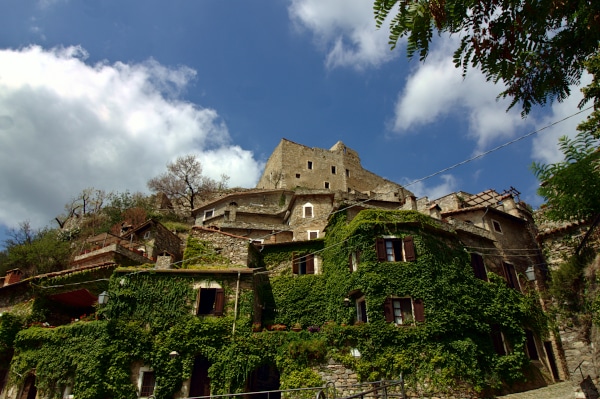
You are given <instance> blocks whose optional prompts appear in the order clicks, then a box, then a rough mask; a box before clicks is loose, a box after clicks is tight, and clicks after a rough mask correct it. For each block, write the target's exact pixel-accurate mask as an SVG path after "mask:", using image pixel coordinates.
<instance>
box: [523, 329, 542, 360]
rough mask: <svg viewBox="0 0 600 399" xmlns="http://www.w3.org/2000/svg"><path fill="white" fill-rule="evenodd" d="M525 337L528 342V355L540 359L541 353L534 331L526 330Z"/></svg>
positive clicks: (530, 357) (533, 358)
mask: <svg viewBox="0 0 600 399" xmlns="http://www.w3.org/2000/svg"><path fill="white" fill-rule="evenodd" d="M525 339H526V344H527V356H529V359H531V360H540V355H539V354H538V351H537V346H536V345H535V337H534V335H533V331H531V330H525Z"/></svg>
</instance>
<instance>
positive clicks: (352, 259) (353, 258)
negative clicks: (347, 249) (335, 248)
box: [348, 251, 360, 273]
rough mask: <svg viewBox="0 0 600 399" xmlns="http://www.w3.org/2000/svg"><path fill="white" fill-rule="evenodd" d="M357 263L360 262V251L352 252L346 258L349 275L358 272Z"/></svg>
mask: <svg viewBox="0 0 600 399" xmlns="http://www.w3.org/2000/svg"><path fill="white" fill-rule="evenodd" d="M358 262H360V251H352V252H351V253H350V255H349V256H348V268H349V269H350V273H354V272H355V271H357V270H358Z"/></svg>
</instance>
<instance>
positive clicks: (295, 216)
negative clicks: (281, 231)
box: [289, 195, 333, 241]
mask: <svg viewBox="0 0 600 399" xmlns="http://www.w3.org/2000/svg"><path fill="white" fill-rule="evenodd" d="M309 204H310V205H312V217H304V208H305V206H306V205H309ZM332 209H333V199H332V198H331V197H330V196H323V195H303V196H302V197H300V198H298V199H297V200H296V202H295V203H294V205H293V207H292V209H291V215H290V218H289V225H290V226H291V227H292V228H293V231H294V240H295V241H303V240H308V239H309V237H308V231H309V230H311V231H318V232H319V237H318V238H323V237H324V236H325V235H324V232H323V230H324V229H325V226H326V225H327V221H328V216H329V214H330V213H331V211H332Z"/></svg>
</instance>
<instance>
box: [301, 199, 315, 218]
mask: <svg viewBox="0 0 600 399" xmlns="http://www.w3.org/2000/svg"><path fill="white" fill-rule="evenodd" d="M313 215H314V214H313V206H312V204H311V203H310V202H309V203H306V204H304V205H303V206H302V217H303V218H311V217H313Z"/></svg>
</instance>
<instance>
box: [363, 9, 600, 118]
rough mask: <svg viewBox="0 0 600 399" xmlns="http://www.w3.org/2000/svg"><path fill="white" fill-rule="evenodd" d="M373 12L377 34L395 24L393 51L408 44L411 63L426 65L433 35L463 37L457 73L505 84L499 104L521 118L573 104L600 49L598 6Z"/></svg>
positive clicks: (393, 29)
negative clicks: (534, 110) (476, 72)
mask: <svg viewBox="0 0 600 399" xmlns="http://www.w3.org/2000/svg"><path fill="white" fill-rule="evenodd" d="M374 12H375V20H376V24H377V26H378V27H381V26H382V25H383V23H384V21H386V19H388V17H390V36H389V39H390V44H391V46H392V48H393V47H395V46H396V45H397V43H398V40H399V39H400V38H402V37H406V38H407V40H408V47H407V52H408V55H409V56H410V57H412V56H413V55H415V54H417V53H418V54H419V57H420V59H421V61H423V60H424V59H425V58H426V57H427V54H428V52H429V46H430V43H431V41H432V37H433V32H434V30H436V31H437V32H438V33H440V34H441V33H449V34H458V35H460V38H461V40H460V45H459V46H458V48H457V49H456V50H455V52H454V63H455V65H456V67H460V68H462V69H463V73H466V71H467V70H468V69H469V67H471V68H479V69H481V71H482V72H483V73H484V74H485V76H486V78H487V79H488V80H491V81H493V82H503V83H504V84H505V85H506V86H507V88H506V90H505V91H503V92H502V93H500V95H499V96H500V97H510V98H511V99H512V102H511V105H510V107H513V106H514V105H515V104H517V103H520V104H521V105H522V112H523V114H527V113H528V112H529V111H530V110H531V107H532V106H533V105H535V104H540V105H544V104H545V103H547V102H548V101H552V100H555V99H556V100H558V101H561V100H564V99H565V98H566V97H568V96H569V94H570V89H569V85H573V84H577V83H578V82H579V79H580V77H581V74H582V72H583V70H584V62H585V61H586V60H587V59H588V57H589V56H590V55H593V54H595V53H596V52H597V50H598V43H599V41H600V2H598V1H593V0H583V1H580V0H539V1H533V0H467V1H465V0H414V1H405V0H375V2H374Z"/></svg>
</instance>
